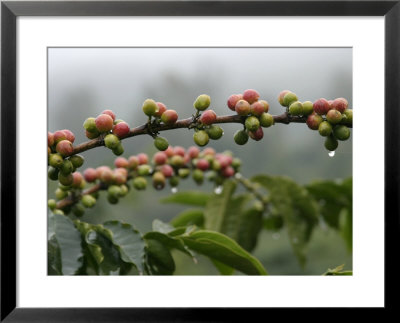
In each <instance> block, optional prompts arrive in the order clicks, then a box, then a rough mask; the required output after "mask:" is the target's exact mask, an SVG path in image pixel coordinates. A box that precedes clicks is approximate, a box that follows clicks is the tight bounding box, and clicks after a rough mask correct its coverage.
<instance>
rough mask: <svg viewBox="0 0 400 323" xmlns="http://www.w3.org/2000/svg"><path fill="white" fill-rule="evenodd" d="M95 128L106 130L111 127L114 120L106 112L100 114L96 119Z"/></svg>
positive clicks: (101, 130) (100, 130)
mask: <svg viewBox="0 0 400 323" xmlns="http://www.w3.org/2000/svg"><path fill="white" fill-rule="evenodd" d="M95 123H96V128H97V130H98V131H99V132H107V131H110V130H111V129H112V128H113V125H114V121H113V119H112V118H111V117H110V116H109V115H108V114H100V115H99V116H98V117H97V118H96V120H95Z"/></svg>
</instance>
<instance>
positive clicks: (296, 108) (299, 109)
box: [289, 101, 303, 116]
mask: <svg viewBox="0 0 400 323" xmlns="http://www.w3.org/2000/svg"><path fill="white" fill-rule="evenodd" d="M289 113H290V114H291V115H294V116H299V115H302V114H303V105H302V104H301V102H300V101H295V102H292V103H291V104H290V106H289Z"/></svg>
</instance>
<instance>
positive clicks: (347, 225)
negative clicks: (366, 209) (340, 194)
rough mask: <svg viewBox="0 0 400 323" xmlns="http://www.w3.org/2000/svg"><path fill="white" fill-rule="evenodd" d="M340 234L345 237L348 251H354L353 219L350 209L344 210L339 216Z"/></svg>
mask: <svg viewBox="0 0 400 323" xmlns="http://www.w3.org/2000/svg"><path fill="white" fill-rule="evenodd" d="M339 228H340V234H341V236H342V237H343V239H344V241H345V243H346V247H347V250H348V251H349V252H351V250H352V249H353V217H352V213H351V211H350V210H349V209H342V211H341V212H340V214H339Z"/></svg>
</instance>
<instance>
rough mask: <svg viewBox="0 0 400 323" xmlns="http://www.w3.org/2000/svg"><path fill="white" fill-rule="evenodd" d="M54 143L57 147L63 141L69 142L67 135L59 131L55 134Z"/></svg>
mask: <svg viewBox="0 0 400 323" xmlns="http://www.w3.org/2000/svg"><path fill="white" fill-rule="evenodd" d="M53 139H54V143H55V144H56V145H57V144H58V143H59V142H60V141H62V140H67V135H66V134H65V132H64V131H62V130H57V131H55V132H54V133H53Z"/></svg>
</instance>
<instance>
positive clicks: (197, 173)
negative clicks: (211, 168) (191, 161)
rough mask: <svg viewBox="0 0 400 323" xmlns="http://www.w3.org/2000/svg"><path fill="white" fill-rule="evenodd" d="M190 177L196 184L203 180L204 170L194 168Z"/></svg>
mask: <svg viewBox="0 0 400 323" xmlns="http://www.w3.org/2000/svg"><path fill="white" fill-rule="evenodd" d="M192 178H193V180H194V181H195V182H196V183H197V184H202V183H203V182H204V172H203V171H202V170H200V169H195V170H194V171H193V173H192Z"/></svg>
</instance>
